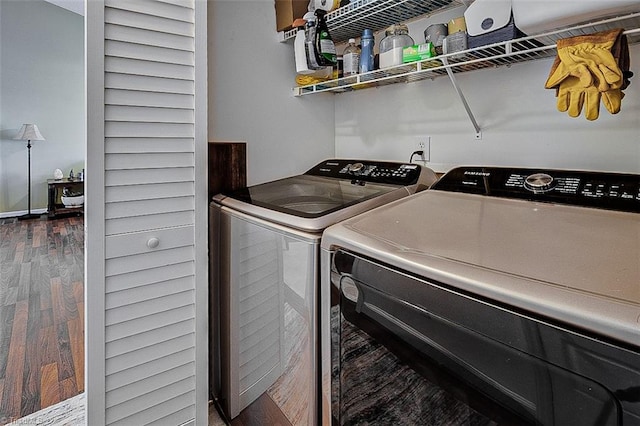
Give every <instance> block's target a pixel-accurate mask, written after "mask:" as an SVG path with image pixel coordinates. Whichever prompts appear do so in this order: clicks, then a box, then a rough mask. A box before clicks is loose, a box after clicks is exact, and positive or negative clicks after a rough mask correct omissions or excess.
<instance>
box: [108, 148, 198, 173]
mask: <svg viewBox="0 0 640 426" xmlns="http://www.w3.org/2000/svg"><path fill="white" fill-rule="evenodd" d="M193 161H194V157H193V152H185V153H177V152H172V153H120V154H117V153H114V154H109V155H108V156H107V157H106V162H105V169H106V170H118V169H119V170H128V169H159V168H165V167H171V168H175V167H189V166H190V165H192V164H193Z"/></svg>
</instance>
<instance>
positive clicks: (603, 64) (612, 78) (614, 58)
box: [545, 29, 633, 120]
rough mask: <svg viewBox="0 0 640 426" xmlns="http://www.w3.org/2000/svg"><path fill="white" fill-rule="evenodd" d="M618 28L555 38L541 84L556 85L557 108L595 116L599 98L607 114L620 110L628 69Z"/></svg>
mask: <svg viewBox="0 0 640 426" xmlns="http://www.w3.org/2000/svg"><path fill="white" fill-rule="evenodd" d="M622 32H623V30H622V29H615V30H609V31H603V32H600V33H596V34H591V35H585V36H577V37H571V38H566V39H562V40H558V43H557V49H558V55H557V56H556V59H555V61H554V63H553V65H552V67H551V72H550V73H549V78H548V79H547V82H546V84H545V87H546V88H547V89H556V97H557V98H558V99H557V106H558V111H561V112H567V111H568V113H569V115H570V116H571V117H578V116H579V115H580V113H581V112H582V109H583V107H584V110H585V117H586V119H587V120H595V119H597V118H598V116H599V112H600V101H602V104H603V105H604V106H605V108H606V109H607V110H608V111H609V112H610V113H611V114H617V113H618V112H619V111H620V106H621V103H622V98H623V97H624V93H623V92H622V91H623V90H624V89H626V88H627V86H628V85H629V78H631V76H633V73H632V72H630V71H629V45H628V43H627V37H626V36H625V35H624V34H623V33H622Z"/></svg>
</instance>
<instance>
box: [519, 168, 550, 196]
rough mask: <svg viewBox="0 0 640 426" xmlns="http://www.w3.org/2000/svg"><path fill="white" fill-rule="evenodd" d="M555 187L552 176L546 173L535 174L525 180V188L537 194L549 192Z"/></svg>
mask: <svg viewBox="0 0 640 426" xmlns="http://www.w3.org/2000/svg"><path fill="white" fill-rule="evenodd" d="M554 186H555V182H554V180H553V177H552V176H551V175H548V174H546V173H535V174H533V175H529V176H527V178H526V179H525V180H524V187H525V188H527V189H528V190H529V191H532V192H533V193H535V194H538V193H542V192H547V191H549V190H551V189H553V187H554Z"/></svg>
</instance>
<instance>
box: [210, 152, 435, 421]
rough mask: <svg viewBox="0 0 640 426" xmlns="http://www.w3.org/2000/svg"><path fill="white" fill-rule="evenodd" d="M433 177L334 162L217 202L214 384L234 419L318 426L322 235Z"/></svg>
mask: <svg viewBox="0 0 640 426" xmlns="http://www.w3.org/2000/svg"><path fill="white" fill-rule="evenodd" d="M435 180H436V175H435V174H434V173H433V171H432V170H430V169H428V168H425V167H422V166H420V165H417V164H403V163H393V162H381V161H364V160H349V159H331V160H326V161H323V162H321V163H319V164H318V165H316V166H315V167H313V168H312V169H310V170H309V171H307V172H306V173H304V174H302V175H297V176H292V177H288V178H284V179H280V180H277V181H273V182H267V183H264V184H260V185H254V186H250V187H248V188H244V189H241V190H237V191H232V192H229V193H224V194H219V195H217V196H215V197H214V199H213V202H212V203H211V207H210V213H211V216H210V217H211V220H210V231H211V238H210V241H211V244H210V248H211V250H210V259H211V291H210V293H211V303H210V305H211V322H210V329H211V331H212V335H211V346H210V349H211V355H210V358H211V368H210V371H211V379H210V383H211V391H212V394H213V396H214V398H215V400H216V401H217V402H219V404H220V406H221V407H222V409H223V411H224V414H225V416H226V417H227V418H228V419H232V418H235V417H236V416H238V415H239V414H241V412H243V410H249V411H251V410H252V407H254V408H256V410H255V412H252V413H249V414H247V416H252V417H253V419H254V421H257V422H258V423H261V424H269V423H272V422H274V421H280V420H279V419H281V423H282V424H302V425H312V424H316V423H317V422H318V421H319V411H318V403H317V398H318V394H319V392H317V389H318V388H319V384H318V377H317V376H318V374H319V373H318V371H319V370H318V368H317V367H316V365H317V356H316V354H317V349H318V345H317V341H318V337H317V329H318V325H317V321H318V313H317V309H316V306H317V303H318V298H317V296H316V295H317V293H318V291H319V276H320V270H319V264H320V258H319V256H320V255H319V253H320V237H321V235H322V232H323V231H324V229H325V228H326V227H327V226H329V225H331V224H334V223H336V222H338V221H340V220H343V219H347V218H349V217H352V216H354V215H356V214H359V213H362V212H365V211H369V210H371V209H373V208H375V207H378V206H381V205H384V204H386V203H388V202H391V201H394V200H397V199H399V198H402V197H406V196H408V195H410V194H413V193H415V192H416V191H418V190H420V189H426V188H428V187H429V186H430V185H431V184H432V183H433V182H434V181H435ZM264 404H266V405H267V406H270V407H273V408H274V410H272V411H271V412H269V410H267V411H264V407H265V405H264ZM261 410H262V414H260V411H261ZM265 415H266V416H267V417H265ZM268 416H275V417H268ZM278 416H282V417H278ZM245 420H246V419H245Z"/></svg>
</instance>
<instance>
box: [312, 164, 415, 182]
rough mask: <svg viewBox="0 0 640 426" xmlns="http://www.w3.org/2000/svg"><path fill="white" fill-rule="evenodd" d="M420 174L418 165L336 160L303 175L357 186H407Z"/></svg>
mask: <svg viewBox="0 0 640 426" xmlns="http://www.w3.org/2000/svg"><path fill="white" fill-rule="evenodd" d="M421 172H422V167H421V166H420V165H418V164H411V163H393V162H387V161H362V160H343V159H336V160H326V161H323V162H322V163H320V164H318V165H317V166H315V167H313V168H312V169H311V170H309V171H308V172H306V173H305V174H306V175H314V176H323V177H333V178H337V179H349V180H351V181H353V183H358V184H363V183H365V182H375V183H387V184H391V185H400V186H407V185H413V184H415V183H417V182H418V178H419V177H420V173H421Z"/></svg>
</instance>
